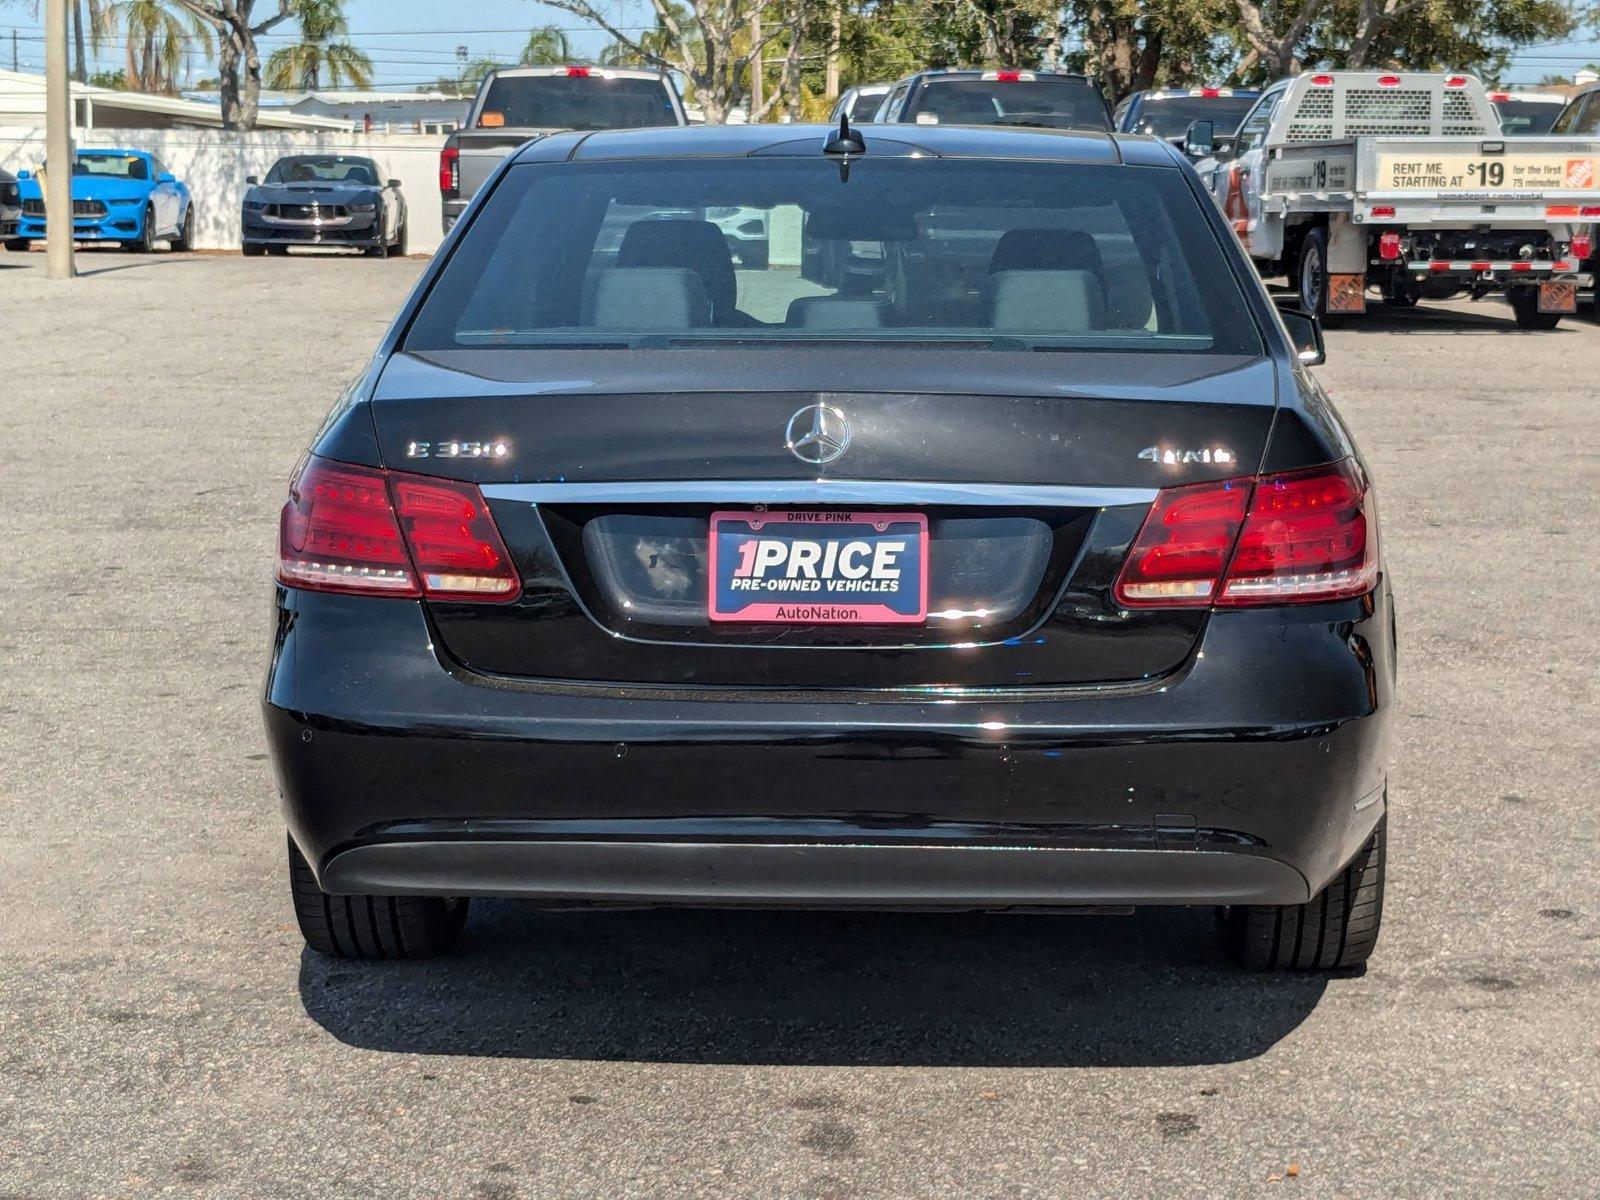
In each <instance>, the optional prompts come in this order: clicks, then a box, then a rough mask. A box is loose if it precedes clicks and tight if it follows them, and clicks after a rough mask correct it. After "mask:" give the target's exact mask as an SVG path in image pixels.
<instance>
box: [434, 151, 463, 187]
mask: <svg viewBox="0 0 1600 1200" xmlns="http://www.w3.org/2000/svg"><path fill="white" fill-rule="evenodd" d="M439 190H440V191H441V192H447V193H450V194H451V195H454V194H455V193H457V192H459V191H460V190H461V150H460V148H459V147H456V146H446V147H445V148H444V149H443V150H441V151H439Z"/></svg>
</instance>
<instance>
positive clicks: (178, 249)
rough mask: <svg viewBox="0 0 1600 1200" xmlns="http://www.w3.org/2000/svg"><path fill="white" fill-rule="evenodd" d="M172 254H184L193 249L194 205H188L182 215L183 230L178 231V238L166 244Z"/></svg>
mask: <svg viewBox="0 0 1600 1200" xmlns="http://www.w3.org/2000/svg"><path fill="white" fill-rule="evenodd" d="M167 244H168V245H169V246H170V247H171V248H172V250H173V252H174V253H184V252H187V251H190V250H193V249H194V205H192V204H191V205H189V207H188V208H187V209H185V210H184V213H183V228H182V229H180V230H179V231H178V236H177V237H175V238H173V239H172V241H171V242H169V243H167Z"/></svg>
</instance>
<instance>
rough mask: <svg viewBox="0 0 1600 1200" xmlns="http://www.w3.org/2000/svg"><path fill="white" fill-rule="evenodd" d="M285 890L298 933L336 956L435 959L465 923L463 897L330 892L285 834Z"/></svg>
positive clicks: (447, 948)
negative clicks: (319, 883)
mask: <svg viewBox="0 0 1600 1200" xmlns="http://www.w3.org/2000/svg"><path fill="white" fill-rule="evenodd" d="M289 891H290V894H291V895H292V896H293V897H294V915H295V920H296V921H297V922H299V925H300V933H301V936H303V937H304V938H305V939H306V945H308V946H310V947H311V948H312V949H313V950H315V951H316V952H317V953H318V954H327V955H331V956H332V957H334V958H433V957H435V956H437V955H440V954H444V953H447V952H448V951H449V950H450V948H451V947H452V946H454V945H455V944H456V939H457V938H459V937H460V936H461V928H462V926H463V925H465V924H466V923H467V900H466V899H465V898H464V897H463V898H459V899H454V898H452V899H445V898H443V897H440V896H330V895H329V894H328V893H327V892H325V891H323V890H322V889H321V888H320V887H318V886H317V881H316V878H315V877H314V876H313V875H312V874H311V867H310V866H309V865H308V864H307V863H306V860H305V856H304V855H302V854H301V853H300V848H299V847H298V846H296V845H295V844H294V839H293V838H290V839H289Z"/></svg>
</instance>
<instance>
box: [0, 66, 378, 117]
mask: <svg viewBox="0 0 1600 1200" xmlns="http://www.w3.org/2000/svg"><path fill="white" fill-rule="evenodd" d="M44 95H45V87H44V76H43V75H34V74H31V73H29V72H26V71H0V125H9V126H42V125H43V124H44V108H45V104H44ZM72 108H73V114H72V115H73V121H72V123H73V125H74V126H76V127H77V128H78V129H221V128H222V106H221V104H220V103H219V102H218V101H217V100H216V99H214V98H213V99H206V100H202V99H196V98H194V97H191V96H157V95H153V94H151V93H148V92H119V91H116V90H114V89H112V88H103V87H95V86H94V85H93V84H87V83H74V84H73V85H72ZM257 127H258V128H260V129H299V130H308V131H317V130H346V129H348V128H349V126H348V125H347V124H345V123H344V122H342V121H336V120H330V119H329V118H327V117H322V116H318V115H316V114H314V113H299V112H284V111H270V110H268V109H267V108H266V107H265V106H263V107H262V109H261V116H260V120H259V121H258V122H257Z"/></svg>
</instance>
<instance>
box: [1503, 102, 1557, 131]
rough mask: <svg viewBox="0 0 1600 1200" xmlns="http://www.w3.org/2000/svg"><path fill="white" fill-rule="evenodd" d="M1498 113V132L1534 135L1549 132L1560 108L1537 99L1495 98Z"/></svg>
mask: <svg viewBox="0 0 1600 1200" xmlns="http://www.w3.org/2000/svg"><path fill="white" fill-rule="evenodd" d="M1494 106H1495V109H1496V110H1497V111H1498V112H1499V113H1500V132H1501V133H1503V134H1505V135H1506V136H1507V137H1535V136H1537V135H1539V134H1541V133H1549V132H1550V127H1551V125H1552V124H1554V122H1555V118H1556V117H1557V116H1558V115H1559V114H1560V112H1561V110H1560V109H1559V108H1557V107H1556V106H1555V105H1554V104H1547V103H1544V102H1542V101H1539V100H1517V99H1510V100H1496V101H1495V102H1494Z"/></svg>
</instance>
